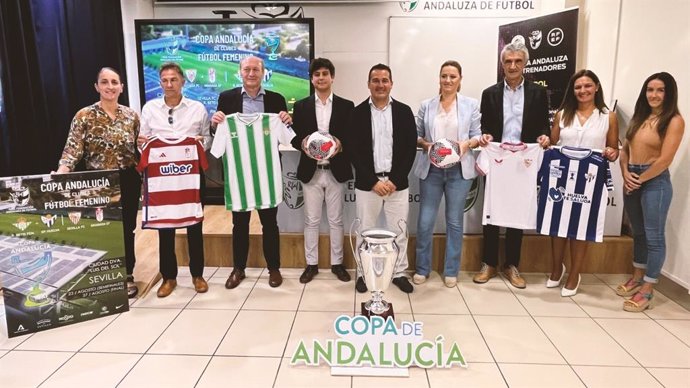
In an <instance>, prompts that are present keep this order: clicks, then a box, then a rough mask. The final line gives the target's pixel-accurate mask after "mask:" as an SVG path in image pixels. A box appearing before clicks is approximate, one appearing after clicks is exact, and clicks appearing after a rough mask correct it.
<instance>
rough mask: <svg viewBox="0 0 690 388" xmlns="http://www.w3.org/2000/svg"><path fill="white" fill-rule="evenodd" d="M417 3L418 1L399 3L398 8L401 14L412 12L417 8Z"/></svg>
mask: <svg viewBox="0 0 690 388" xmlns="http://www.w3.org/2000/svg"><path fill="white" fill-rule="evenodd" d="M418 3H419V1H401V2H400V8H401V9H402V10H403V12H405V13H409V12H412V11H414V9H415V8H417V4H418Z"/></svg>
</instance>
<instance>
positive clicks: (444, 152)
mask: <svg viewBox="0 0 690 388" xmlns="http://www.w3.org/2000/svg"><path fill="white" fill-rule="evenodd" d="M429 160H431V164H433V165H434V166H436V167H438V168H450V167H453V166H455V165H457V164H458V163H459V162H460V148H459V147H458V145H457V143H455V142H454V141H451V140H448V139H440V140H438V141H437V142H435V143H434V144H433V145H432V146H431V148H429Z"/></svg>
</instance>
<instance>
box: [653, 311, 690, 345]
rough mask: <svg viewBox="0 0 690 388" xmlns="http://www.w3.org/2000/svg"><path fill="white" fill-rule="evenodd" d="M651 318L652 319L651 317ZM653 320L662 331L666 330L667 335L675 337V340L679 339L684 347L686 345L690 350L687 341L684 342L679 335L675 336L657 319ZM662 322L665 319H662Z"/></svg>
mask: <svg viewBox="0 0 690 388" xmlns="http://www.w3.org/2000/svg"><path fill="white" fill-rule="evenodd" d="M650 318H651V317H650ZM651 319H652V321H653V322H654V323H656V324H657V325H659V326H660V327H661V328H662V329H664V330H665V331H666V332H667V333H669V334H670V335H671V336H672V337H674V338H675V339H677V340H678V341H680V343H682V344H683V345H685V346H686V347H687V348H690V344H687V343H686V342H685V341H683V340H682V339H681V338H680V337H678V336H677V335H675V334H674V333H673V332H672V331H671V330H669V329H667V328H666V327H665V326H664V325H662V324H661V323H659V322H658V321H657V320H656V319H654V318H651ZM660 320H661V321H663V320H664V319H660Z"/></svg>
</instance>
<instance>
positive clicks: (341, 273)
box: [331, 264, 352, 282]
mask: <svg viewBox="0 0 690 388" xmlns="http://www.w3.org/2000/svg"><path fill="white" fill-rule="evenodd" d="M331 272H333V273H334V274H335V276H336V277H337V278H338V280H340V281H341V282H349V281H350V280H352V278H351V277H350V274H349V273H347V270H346V269H345V267H344V266H343V265H342V264H336V265H332V266H331Z"/></svg>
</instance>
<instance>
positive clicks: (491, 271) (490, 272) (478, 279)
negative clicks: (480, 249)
mask: <svg viewBox="0 0 690 388" xmlns="http://www.w3.org/2000/svg"><path fill="white" fill-rule="evenodd" d="M493 277H496V267H492V266H490V265H488V264H486V263H482V269H480V270H479V272H477V273H476V274H475V275H474V277H473V278H472V281H473V282H475V283H479V284H483V283H486V282H488V281H489V279H491V278H493Z"/></svg>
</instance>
